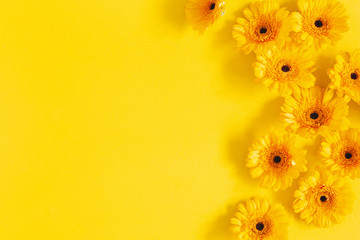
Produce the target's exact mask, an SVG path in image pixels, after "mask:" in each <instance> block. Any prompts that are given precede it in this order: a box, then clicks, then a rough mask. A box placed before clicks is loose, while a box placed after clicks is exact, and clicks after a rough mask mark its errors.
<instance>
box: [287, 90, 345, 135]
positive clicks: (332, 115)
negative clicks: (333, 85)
mask: <svg viewBox="0 0 360 240" xmlns="http://www.w3.org/2000/svg"><path fill="white" fill-rule="evenodd" d="M348 108H349V107H348V105H347V102H346V101H345V100H344V99H343V98H341V97H338V96H334V91H332V90H324V89H322V88H320V87H312V88H309V89H301V91H300V92H299V93H298V92H294V93H293V95H292V96H290V97H287V98H285V103H284V105H283V106H282V107H281V109H282V111H283V117H284V121H285V125H286V126H287V129H288V130H289V131H290V132H295V133H298V134H299V135H301V136H304V137H314V136H316V135H317V134H321V135H326V134H327V133H328V132H329V131H332V130H346V129H347V128H348V126H349V120H348V119H347V118H346V116H347V114H348Z"/></svg>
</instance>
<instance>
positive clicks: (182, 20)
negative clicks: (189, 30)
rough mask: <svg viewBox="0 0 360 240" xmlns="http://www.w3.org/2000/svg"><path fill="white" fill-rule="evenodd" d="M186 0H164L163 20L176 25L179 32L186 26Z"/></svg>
mask: <svg viewBox="0 0 360 240" xmlns="http://www.w3.org/2000/svg"><path fill="white" fill-rule="evenodd" d="M186 2H187V0H177V1H173V0H166V1H165V2H164V18H165V21H166V22H168V23H170V24H171V25H173V26H174V27H176V28H177V29H178V30H179V32H181V31H183V30H184V29H185V27H186V23H187V20H186V16H185V4H186Z"/></svg>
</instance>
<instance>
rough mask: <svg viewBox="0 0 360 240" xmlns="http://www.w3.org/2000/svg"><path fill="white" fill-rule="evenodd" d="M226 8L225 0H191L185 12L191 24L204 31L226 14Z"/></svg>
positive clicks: (195, 28) (199, 30) (197, 29)
mask: <svg viewBox="0 0 360 240" xmlns="http://www.w3.org/2000/svg"><path fill="white" fill-rule="evenodd" d="M225 10H226V2H225V1H224V0H189V2H188V3H186V6H185V14H186V17H187V19H188V21H189V23H190V25H192V27H193V28H194V30H196V31H198V32H199V33H203V32H204V31H205V30H206V29H207V28H208V27H209V26H210V25H212V24H213V23H214V22H215V21H216V20H217V19H218V18H219V17H221V16H222V15H224V13H225Z"/></svg>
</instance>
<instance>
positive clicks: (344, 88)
mask: <svg viewBox="0 0 360 240" xmlns="http://www.w3.org/2000/svg"><path fill="white" fill-rule="evenodd" d="M328 74H329V77H330V79H331V82H332V84H331V87H332V88H335V89H337V90H338V91H339V92H340V93H345V94H346V95H347V96H349V97H350V98H352V99H353V100H354V101H355V102H357V103H360V49H357V50H355V51H353V52H352V53H349V52H347V53H345V54H343V55H338V56H336V63H335V65H334V68H332V69H330V70H329V71H328Z"/></svg>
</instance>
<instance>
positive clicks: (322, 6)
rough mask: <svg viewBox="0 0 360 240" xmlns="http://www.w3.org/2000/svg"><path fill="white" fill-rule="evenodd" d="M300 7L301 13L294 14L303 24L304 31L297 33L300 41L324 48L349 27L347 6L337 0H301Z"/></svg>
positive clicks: (337, 38)
mask: <svg viewBox="0 0 360 240" xmlns="http://www.w3.org/2000/svg"><path fill="white" fill-rule="evenodd" d="M298 8H299V11H300V13H298V12H295V13H293V14H292V15H293V16H294V17H295V18H296V20H297V22H298V24H300V25H301V26H302V31H301V32H300V33H298V34H296V35H297V36H296V37H297V39H298V40H300V41H308V43H309V44H311V45H312V44H314V45H315V47H317V48H324V47H325V46H327V45H328V44H330V43H332V44H334V43H335V42H336V41H338V40H339V39H340V38H341V34H342V33H344V32H346V31H348V29H349V28H348V25H347V19H348V17H347V15H346V10H345V7H344V5H343V4H341V3H340V2H339V1H337V0H299V1H298Z"/></svg>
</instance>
